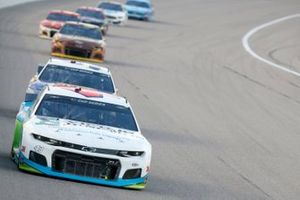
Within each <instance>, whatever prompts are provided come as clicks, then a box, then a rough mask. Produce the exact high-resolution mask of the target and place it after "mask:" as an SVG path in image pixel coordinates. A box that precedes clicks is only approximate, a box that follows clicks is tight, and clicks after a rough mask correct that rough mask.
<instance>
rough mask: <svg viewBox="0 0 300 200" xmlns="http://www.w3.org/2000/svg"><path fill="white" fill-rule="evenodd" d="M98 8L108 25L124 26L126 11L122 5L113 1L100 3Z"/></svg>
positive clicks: (126, 17)
mask: <svg viewBox="0 0 300 200" xmlns="http://www.w3.org/2000/svg"><path fill="white" fill-rule="evenodd" d="M98 8H101V9H102V10H103V13H104V15H105V17H106V19H107V21H108V22H109V23H110V24H120V25H124V24H125V23H126V22H127V20H128V16H127V11H126V9H125V7H124V5H123V4H121V3H118V2H114V1H102V2H100V3H99V4H98Z"/></svg>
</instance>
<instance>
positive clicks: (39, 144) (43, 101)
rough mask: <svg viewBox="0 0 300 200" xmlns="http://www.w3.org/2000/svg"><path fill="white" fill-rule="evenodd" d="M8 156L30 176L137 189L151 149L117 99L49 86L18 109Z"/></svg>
mask: <svg viewBox="0 0 300 200" xmlns="http://www.w3.org/2000/svg"><path fill="white" fill-rule="evenodd" d="M11 156H12V159H13V160H14V161H15V163H16V164H17V166H18V168H19V169H21V170H25V171H29V172H32V173H39V174H45V175H48V176H53V177H60V178H64V179H70V180H76V181H83V182H90V183H94V184H102V185H108V186H115V187H127V188H134V189H143V188H145V185H146V182H147V179H148V174H149V170H150V162H151V144H150V143H149V142H148V141H147V140H146V139H145V138H144V137H143V135H142V134H141V132H140V129H139V126H138V124H137V122H136V119H135V116H134V113H133V111H132V109H131V106H130V105H129V103H128V102H127V100H126V99H124V98H123V97H119V96H116V95H110V94H106V93H101V92H99V91H97V90H93V89H88V88H81V87H78V86H72V85H67V84H55V85H48V86H46V87H44V89H43V90H42V91H41V92H40V94H39V96H38V97H37V99H36V101H35V102H34V103H32V102H24V103H23V104H22V106H21V108H20V111H19V113H18V114H17V119H16V129H15V135H14V139H13V145H12V149H11Z"/></svg>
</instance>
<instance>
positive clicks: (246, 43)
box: [242, 13, 300, 76]
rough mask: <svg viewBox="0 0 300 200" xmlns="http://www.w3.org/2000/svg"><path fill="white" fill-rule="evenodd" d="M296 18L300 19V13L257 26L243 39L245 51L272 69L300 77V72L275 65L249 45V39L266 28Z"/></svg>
mask: <svg viewBox="0 0 300 200" xmlns="http://www.w3.org/2000/svg"><path fill="white" fill-rule="evenodd" d="M296 17H300V13H299V14H294V15H289V16H286V17H282V18H279V19H275V20H273V21H270V22H267V23H265V24H262V25H260V26H257V27H255V28H253V29H252V30H250V31H249V32H248V33H247V34H246V35H245V36H244V37H243V39H242V43H243V46H244V48H245V50H246V51H247V52H248V53H249V54H251V55H252V56H253V57H254V58H256V59H258V60H260V61H262V62H264V63H267V64H269V65H271V66H272V67H275V68H277V69H280V70H283V71H285V72H288V73H291V74H293V75H296V76H300V73H299V72H296V71H293V70H290V69H288V68H286V67H284V66H281V65H278V64H276V63H273V62H271V61H269V60H267V59H265V58H263V57H261V56H259V55H257V54H256V53H255V52H254V51H253V50H252V49H251V47H250V45H249V39H250V38H251V37H252V36H253V35H254V34H255V33H257V32H258V31H260V30H262V29H264V28H267V27H268V26H272V25H274V24H277V23H280V22H283V21H286V20H289V19H293V18H296Z"/></svg>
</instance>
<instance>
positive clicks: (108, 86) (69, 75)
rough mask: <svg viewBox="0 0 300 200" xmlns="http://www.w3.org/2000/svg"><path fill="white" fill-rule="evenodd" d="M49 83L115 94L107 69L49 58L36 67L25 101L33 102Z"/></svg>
mask: <svg viewBox="0 0 300 200" xmlns="http://www.w3.org/2000/svg"><path fill="white" fill-rule="evenodd" d="M50 83H67V84H72V85H77V86H83V87H89V88H93V89H96V90H99V91H102V92H105V93H109V94H117V89H116V88H115V84H114V81H113V78H112V75H111V73H110V71H109V70H108V69H107V68H105V67H100V66H98V65H92V64H89V63H84V62H78V61H75V60H64V59H58V58H50V60H49V61H48V62H47V64H45V65H39V66H38V71H37V74H36V75H34V76H33V78H32V79H31V80H30V83H29V85H28V87H27V90H26V95H25V101H26V102H28V101H34V100H35V99H36V97H37V95H38V94H39V92H40V91H41V90H42V89H43V88H44V87H45V85H47V84H50Z"/></svg>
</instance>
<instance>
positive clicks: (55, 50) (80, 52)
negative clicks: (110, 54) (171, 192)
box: [51, 22, 105, 62]
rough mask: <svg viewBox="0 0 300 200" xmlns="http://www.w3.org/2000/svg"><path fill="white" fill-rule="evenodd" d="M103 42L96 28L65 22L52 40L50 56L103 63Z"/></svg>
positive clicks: (89, 25) (79, 23)
mask: <svg viewBox="0 0 300 200" xmlns="http://www.w3.org/2000/svg"><path fill="white" fill-rule="evenodd" d="M104 54H105V42H104V39H103V37H102V33H101V31H100V29H99V27H98V26H95V25H91V24H85V23H81V22H67V23H65V25H64V26H63V27H62V28H61V29H60V31H59V32H58V33H57V34H55V36H54V37H53V40H52V53H51V55H52V56H57V57H63V58H69V59H77V60H83V61H91V62H103V61H104Z"/></svg>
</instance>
